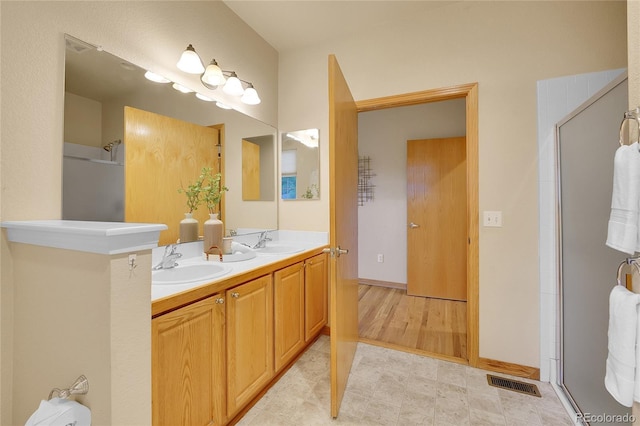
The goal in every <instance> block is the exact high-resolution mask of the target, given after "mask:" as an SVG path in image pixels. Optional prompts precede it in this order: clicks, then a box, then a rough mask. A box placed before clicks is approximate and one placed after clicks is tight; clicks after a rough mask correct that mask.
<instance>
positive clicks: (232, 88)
mask: <svg viewBox="0 0 640 426" xmlns="http://www.w3.org/2000/svg"><path fill="white" fill-rule="evenodd" d="M222 91H223V92H224V93H226V94H227V95H231V96H240V95H242V94H243V93H244V89H243V88H242V82H241V81H240V79H239V78H238V77H237V76H236V73H235V72H234V73H231V77H229V78H228V79H227V82H226V83H225V85H224V87H223V88H222Z"/></svg>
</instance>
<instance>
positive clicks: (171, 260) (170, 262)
mask: <svg viewBox="0 0 640 426" xmlns="http://www.w3.org/2000/svg"><path fill="white" fill-rule="evenodd" d="M177 249H178V245H177V244H169V245H168V246H166V247H165V248H164V254H163V255H162V260H161V261H160V263H158V264H157V265H156V266H154V267H153V270H154V271H157V270H158V269H171V268H175V267H176V266H178V262H176V259H179V258H181V257H182V253H178V252H177V251H176V250H177Z"/></svg>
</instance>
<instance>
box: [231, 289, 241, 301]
mask: <svg viewBox="0 0 640 426" xmlns="http://www.w3.org/2000/svg"><path fill="white" fill-rule="evenodd" d="M231 297H233V298H234V299H237V298H238V297H240V293H238V292H237V291H234V292H233V293H231Z"/></svg>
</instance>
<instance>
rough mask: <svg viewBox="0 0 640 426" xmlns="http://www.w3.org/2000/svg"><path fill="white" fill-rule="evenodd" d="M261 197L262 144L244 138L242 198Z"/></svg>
mask: <svg viewBox="0 0 640 426" xmlns="http://www.w3.org/2000/svg"><path fill="white" fill-rule="evenodd" d="M259 199H260V145H258V144H257V143H253V142H249V141H246V140H244V139H243V140H242V200H243V201H252V200H259Z"/></svg>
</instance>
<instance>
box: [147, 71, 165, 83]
mask: <svg viewBox="0 0 640 426" xmlns="http://www.w3.org/2000/svg"><path fill="white" fill-rule="evenodd" d="M144 77H145V78H146V79H147V80H151V81H153V82H154V83H171V80H169V79H166V78H164V77H163V76H161V75H159V74H156V73H154V72H151V71H147V72H145V73H144Z"/></svg>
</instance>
